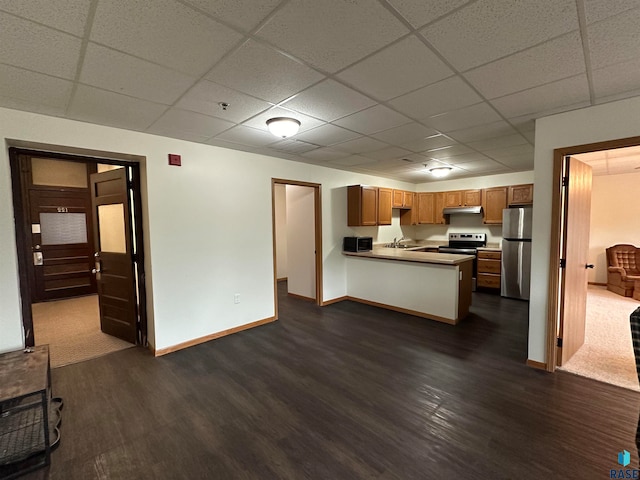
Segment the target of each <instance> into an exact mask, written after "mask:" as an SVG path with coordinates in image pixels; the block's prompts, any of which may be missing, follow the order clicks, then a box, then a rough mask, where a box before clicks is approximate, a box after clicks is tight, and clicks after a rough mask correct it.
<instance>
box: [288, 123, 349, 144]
mask: <svg viewBox="0 0 640 480" xmlns="http://www.w3.org/2000/svg"><path fill="white" fill-rule="evenodd" d="M358 136H359V135H358V134H357V133H354V132H351V131H349V130H346V129H344V128H340V127H336V126H335V125H330V124H325V125H321V126H319V127H317V128H314V129H313V130H307V131H306V132H303V133H300V134H298V135H296V138H297V139H300V140H302V141H303V142H309V143H315V144H316V145H321V146H323V147H328V146H330V145H333V144H335V143H340V142H344V141H347V140H350V139H352V138H356V137H358Z"/></svg>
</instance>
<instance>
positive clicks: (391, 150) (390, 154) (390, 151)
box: [363, 147, 411, 161]
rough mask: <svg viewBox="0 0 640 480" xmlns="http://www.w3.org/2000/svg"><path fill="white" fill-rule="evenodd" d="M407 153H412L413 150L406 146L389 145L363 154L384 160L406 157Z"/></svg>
mask: <svg viewBox="0 0 640 480" xmlns="http://www.w3.org/2000/svg"><path fill="white" fill-rule="evenodd" d="M406 155H411V152H410V151H409V150H405V149H404V148H398V147H387V148H383V149H382V150H376V151H374V152H368V153H366V154H364V155H363V156H365V157H368V158H372V159H374V160H377V161H382V160H392V159H398V158H402V157H405V156H406Z"/></svg>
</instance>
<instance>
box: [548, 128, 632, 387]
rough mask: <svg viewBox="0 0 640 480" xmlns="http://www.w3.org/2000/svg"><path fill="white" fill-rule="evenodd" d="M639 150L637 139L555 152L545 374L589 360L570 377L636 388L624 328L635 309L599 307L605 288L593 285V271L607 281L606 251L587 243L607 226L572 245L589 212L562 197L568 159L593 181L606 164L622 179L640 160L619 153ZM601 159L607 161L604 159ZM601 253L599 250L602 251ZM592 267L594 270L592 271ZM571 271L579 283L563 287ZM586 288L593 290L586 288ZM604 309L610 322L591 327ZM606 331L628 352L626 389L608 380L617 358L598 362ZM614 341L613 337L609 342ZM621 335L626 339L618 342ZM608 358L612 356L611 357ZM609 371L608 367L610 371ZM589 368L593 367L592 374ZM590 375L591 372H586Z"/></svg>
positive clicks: (588, 191)
mask: <svg viewBox="0 0 640 480" xmlns="http://www.w3.org/2000/svg"><path fill="white" fill-rule="evenodd" d="M637 145H640V137H633V138H628V139H621V140H615V141H610V142H601V143H594V144H588V145H579V146H574V147H567V148H563V149H557V150H555V152H554V156H555V159H554V161H555V168H554V185H555V188H554V192H553V194H554V197H553V203H552V211H553V212H556V213H555V214H554V219H553V223H552V224H553V229H552V238H551V242H552V243H551V245H552V248H551V269H550V291H549V299H550V301H549V313H548V319H549V325H548V330H547V332H548V338H547V342H548V343H547V369H548V370H549V371H554V370H555V369H556V368H558V367H559V368H563V369H567V370H570V371H574V369H573V368H572V363H575V362H576V361H578V362H579V361H583V360H585V359H587V363H588V364H589V365H586V367H587V368H585V369H584V370H583V371H581V372H577V371H574V373H580V374H583V375H585V376H590V377H591V378H596V379H598V380H601V381H607V382H609V383H615V384H618V385H621V386H626V387H629V386H630V385H632V384H633V383H634V379H635V385H636V386H637V376H636V375H635V358H634V357H633V356H632V355H633V348H632V344H631V335H630V331H629V325H628V319H629V314H630V313H631V312H632V311H633V310H634V309H635V307H634V308H632V309H631V310H629V311H628V312H626V313H624V312H621V311H620V308H622V309H623V310H624V306H623V307H620V306H619V305H617V306H616V305H614V303H616V302H615V300H616V299H610V300H611V303H610V304H609V305H610V308H609V307H607V306H606V303H604V304H603V302H606V297H607V292H606V289H605V288H604V287H603V286H602V285H597V284H598V283H602V282H598V281H596V280H595V278H596V272H599V273H598V274H599V275H600V277H601V276H602V275H605V276H606V264H605V263H604V260H603V255H604V250H603V249H601V248H600V247H598V246H597V245H595V244H594V242H593V241H591V240H590V239H591V238H592V237H593V236H594V233H595V230H597V235H599V236H601V234H602V233H603V232H602V230H603V229H604V228H608V227H605V225H603V224H602V223H601V222H596V223H595V224H594V225H593V226H592V228H589V227H587V231H586V234H584V235H583V236H584V237H585V238H583V239H582V240H581V241H575V240H574V239H573V238H574V237H572V235H574V236H575V234H576V230H579V228H573V227H571V225H575V224H581V225H584V224H586V225H587V226H588V225H590V222H591V219H592V217H593V215H592V208H591V206H589V208H588V209H586V212H585V209H578V212H577V213H576V212H574V211H573V210H572V209H570V208H566V204H565V200H566V198H563V197H564V196H566V195H570V194H568V193H567V191H569V190H571V186H570V185H569V186H566V183H567V181H569V182H571V178H569V176H568V175H566V173H567V172H566V171H565V170H564V167H563V166H564V165H566V162H567V157H571V161H574V162H577V163H581V164H584V165H586V166H589V167H591V168H592V169H593V171H595V172H596V178H597V177H598V176H599V175H600V174H601V173H602V169H603V167H605V166H606V164H610V165H611V170H610V171H611V172H616V173H618V174H620V173H621V172H622V170H621V169H623V168H625V169H626V171H628V173H631V172H634V170H635V167H637V166H640V160H639V161H638V165H635V164H633V168H630V166H629V165H625V164H624V163H625V162H624V160H623V158H624V153H625V152H624V150H623V149H626V148H629V147H636V146H637ZM605 151H610V152H612V151H615V153H613V154H609V155H604V154H603V153H602V152H605ZM603 156H604V157H608V158H603ZM631 163H633V160H631ZM591 168H590V170H591ZM588 176H589V182H588V185H587V182H584V181H581V185H582V188H583V189H585V194H584V195H582V199H581V200H579V201H578V203H583V204H584V203H585V200H584V199H587V200H588V202H589V203H591V202H592V200H593V199H594V198H593V187H592V180H593V177H592V174H591V171H590V172H589V174H588ZM598 183H599V182H597V181H596V183H595V185H596V186H597V185H598ZM585 186H587V187H588V188H586V187H585ZM596 200H598V199H596ZM619 200H620V197H619V196H616V197H614V198H609V199H608V201H607V203H608V206H607V207H605V208H617V207H618V206H619V205H620V202H619ZM598 201H599V200H598ZM595 207H596V208H601V206H597V205H596V206H595ZM594 229H595V230H594ZM596 243H597V242H596ZM596 250H597V251H596ZM599 250H603V251H602V252H600V251H599ZM567 252H569V253H567ZM571 255H574V256H576V261H575V262H574V263H575V265H574V266H573V267H572V266H571V265H569V259H568V258H567V256H569V257H570V256H571ZM594 266H595V267H596V268H594ZM574 267H575V271H576V272H578V271H580V272H581V273H580V274H579V276H580V279H579V281H578V282H570V284H569V286H567V285H565V283H566V282H565V281H564V280H563V276H566V275H567V271H568V270H570V269H571V268H574ZM571 283H572V284H571ZM589 283H590V284H591V285H590V286H589V287H588V284H589ZM603 291H604V292H603ZM576 298H581V300H579V301H578V302H577V303H582V305H578V306H577V307H575V306H572V302H573V303H574V304H575V303H576ZM623 301H624V299H623ZM617 303H619V302H617ZM627 303H628V302H627ZM603 305H604V311H605V312H606V313H605V315H606V316H607V317H608V320H607V319H605V318H601V319H600V322H599V323H600V325H598V324H597V323H594V321H595V322H598V319H595V317H597V316H598V315H600V313H599V312H602V311H603ZM614 310H615V311H618V312H620V313H615V315H618V316H620V318H619V319H618V323H620V324H621V325H620V328H619V329H617V331H618V332H619V333H618V337H619V338H615V335H611V334H612V333H613V331H614V330H615V329H613V328H612V327H613V325H612V323H611V322H612V321H613V317H612V315H614ZM603 321H604V322H607V321H608V322H609V323H607V324H606V325H602V322H603ZM598 332H600V333H598ZM605 332H606V334H607V335H608V336H609V338H608V339H607V340H606V341H616V342H619V343H618V345H619V346H620V345H624V346H625V347H624V348H625V349H626V350H627V354H626V359H625V360H624V361H623V362H626V368H624V367H623V368H622V370H627V373H626V374H625V375H626V376H627V377H628V378H627V380H626V382H627V384H626V385H625V384H623V383H624V382H622V383H621V382H616V381H615V380H614V381H611V377H610V374H611V373H612V372H614V371H615V370H616V369H618V370H620V367H619V365H618V366H616V365H614V363H616V362H617V361H619V360H620V359H617V360H616V359H612V358H608V359H606V358H604V357H599V358H598V355H597V353H598V351H600V352H606V351H607V350H608V349H609V347H607V346H605V345H604V343H605V338H604V333H605ZM612 336H613V337H614V338H611V337H612ZM622 336H624V337H625V338H621V337H622ZM599 337H600V338H599ZM627 337H628V338H627ZM567 346H569V348H567ZM613 348H615V347H613ZM608 353H609V354H612V353H614V352H608ZM617 353H619V352H617ZM623 355H625V354H623ZM596 363H600V365H599V366H597V367H596ZM607 363H609V365H607ZM608 366H609V367H611V368H609V369H608V368H607V367H608ZM592 367H595V368H593V369H592ZM630 369H631V370H630ZM607 370H609V371H607ZM589 371H590V372H591V373H589ZM619 373H620V372H619ZM629 374H630V375H629ZM634 377H635V378H634ZM629 382H630V383H629Z"/></svg>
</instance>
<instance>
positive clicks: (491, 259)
mask: <svg viewBox="0 0 640 480" xmlns="http://www.w3.org/2000/svg"><path fill="white" fill-rule="evenodd" d="M501 259H502V252H497V251H485V250H478V278H477V281H476V282H477V283H476V286H477V287H478V288H486V289H491V290H494V291H495V290H497V291H498V292H499V291H500V277H501V272H502V268H501Z"/></svg>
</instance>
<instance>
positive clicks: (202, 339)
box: [151, 317, 276, 357]
mask: <svg viewBox="0 0 640 480" xmlns="http://www.w3.org/2000/svg"><path fill="white" fill-rule="evenodd" d="M275 320H276V318H275V317H269V318H265V319H262V320H257V321H255V322H251V323H247V324H246V325H240V326H239V327H234V328H230V329H228V330H222V331H221V332H217V333H212V334H211V335H206V336H204V337H200V338H194V339H193V340H189V341H187V342H183V343H178V344H177V345H172V346H171V347H166V348H161V349H160V350H155V349H151V351H152V352H153V355H154V356H156V357H161V356H162V355H167V354H168V353H173V352H177V351H178V350H183V349H185V348H189V347H193V346H195V345H200V344H201V343H205V342H208V341H210V340H215V339H216V338H220V337H226V336H227V335H231V334H233V333H238V332H242V331H243V330H249V329H250V328H254V327H259V326H260V325H264V324H266V323H271V322H274V321H275Z"/></svg>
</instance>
